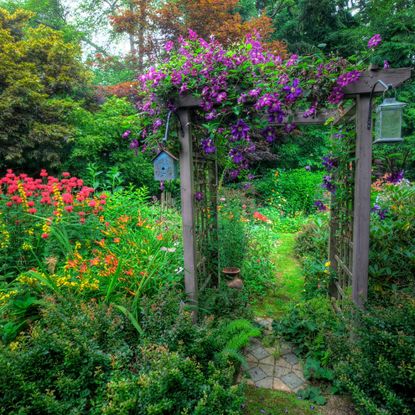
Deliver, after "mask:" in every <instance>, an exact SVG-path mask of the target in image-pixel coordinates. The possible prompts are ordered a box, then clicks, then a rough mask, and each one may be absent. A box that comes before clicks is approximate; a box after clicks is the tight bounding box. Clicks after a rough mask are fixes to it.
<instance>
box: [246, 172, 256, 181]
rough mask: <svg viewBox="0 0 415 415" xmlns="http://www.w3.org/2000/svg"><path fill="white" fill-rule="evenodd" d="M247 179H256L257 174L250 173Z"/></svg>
mask: <svg viewBox="0 0 415 415" xmlns="http://www.w3.org/2000/svg"><path fill="white" fill-rule="evenodd" d="M247 179H248V180H254V179H255V176H254V175H253V174H252V173H249V174H248V176H247Z"/></svg>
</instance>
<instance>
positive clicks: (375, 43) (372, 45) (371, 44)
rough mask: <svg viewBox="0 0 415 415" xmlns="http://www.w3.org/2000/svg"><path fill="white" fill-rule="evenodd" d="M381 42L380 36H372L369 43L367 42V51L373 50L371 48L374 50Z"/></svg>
mask: <svg viewBox="0 0 415 415" xmlns="http://www.w3.org/2000/svg"><path fill="white" fill-rule="evenodd" d="M381 42H382V38H381V37H380V34H379V33H378V34H376V35H374V36H372V37H371V38H370V39H369V42H367V47H368V48H369V49H373V48H375V47H376V46H378V45H379V44H380V43H381Z"/></svg>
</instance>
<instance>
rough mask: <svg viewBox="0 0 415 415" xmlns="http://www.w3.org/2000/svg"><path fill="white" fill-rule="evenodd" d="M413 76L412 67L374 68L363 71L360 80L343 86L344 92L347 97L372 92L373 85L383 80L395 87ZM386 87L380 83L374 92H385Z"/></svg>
mask: <svg viewBox="0 0 415 415" xmlns="http://www.w3.org/2000/svg"><path fill="white" fill-rule="evenodd" d="M410 78H411V68H390V69H380V70H379V69H374V70H369V71H365V72H362V74H361V75H360V78H359V80H358V81H356V82H353V83H352V84H350V85H347V86H346V87H344V88H343V92H344V93H345V94H346V97H347V98H350V97H355V96H356V95H358V94H370V93H371V92H372V88H373V85H375V83H376V82H377V81H383V82H384V83H385V84H387V85H389V84H391V85H392V86H393V87H394V88H397V87H398V86H400V85H402V84H403V83H404V82H405V81H407V80H408V79H410ZM383 91H384V88H383V87H382V85H380V84H378V85H376V87H375V90H374V92H375V93H380V92H383Z"/></svg>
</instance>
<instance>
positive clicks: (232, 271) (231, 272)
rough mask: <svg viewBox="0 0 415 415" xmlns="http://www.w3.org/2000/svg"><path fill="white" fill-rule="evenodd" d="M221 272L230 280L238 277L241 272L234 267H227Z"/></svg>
mask: <svg viewBox="0 0 415 415" xmlns="http://www.w3.org/2000/svg"><path fill="white" fill-rule="evenodd" d="M222 272H223V273H224V274H225V275H226V276H227V277H230V278H237V277H239V274H240V272H241V270H240V268H236V267H227V268H223V270H222Z"/></svg>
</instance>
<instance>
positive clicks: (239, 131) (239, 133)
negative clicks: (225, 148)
mask: <svg viewBox="0 0 415 415" xmlns="http://www.w3.org/2000/svg"><path fill="white" fill-rule="evenodd" d="M250 129H251V128H250V127H249V125H248V124H247V123H246V122H245V121H244V120H241V119H239V120H238V121H237V123H236V124H234V125H233V126H232V128H231V134H232V137H231V138H230V139H229V140H230V141H239V140H242V139H244V140H246V139H247V138H248V137H249V130H250Z"/></svg>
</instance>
